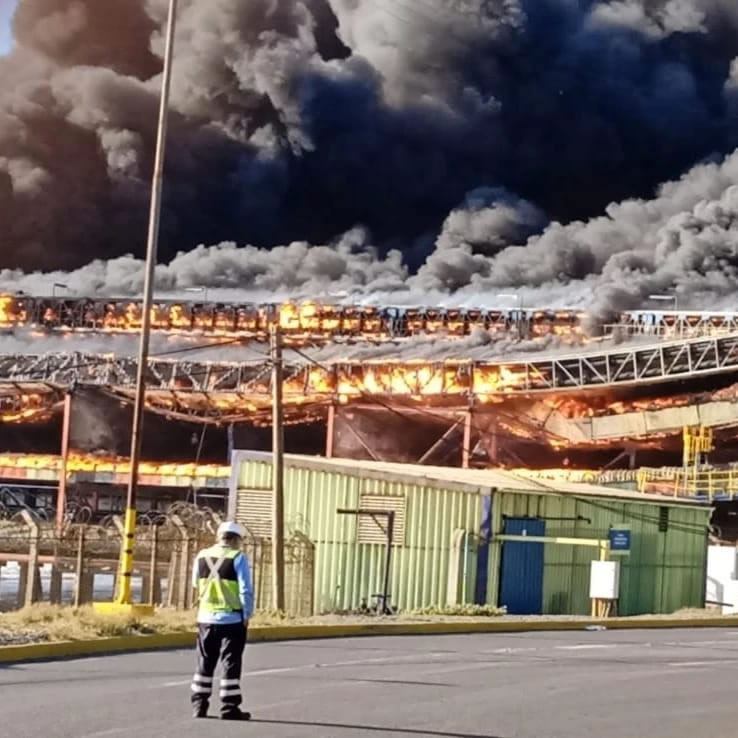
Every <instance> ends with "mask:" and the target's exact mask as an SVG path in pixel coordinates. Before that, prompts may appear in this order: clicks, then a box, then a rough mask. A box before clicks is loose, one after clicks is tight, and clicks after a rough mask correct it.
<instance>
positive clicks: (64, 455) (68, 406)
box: [56, 392, 72, 536]
mask: <svg viewBox="0 0 738 738" xmlns="http://www.w3.org/2000/svg"><path fill="white" fill-rule="evenodd" d="M71 423H72V393H71V392H67V393H65V395H64V416H63V418H62V436H61V466H60V468H59V487H58V491H57V494H56V534H57V536H61V534H62V529H63V528H64V514H65V512H66V509H67V463H68V461H69V431H70V427H71Z"/></svg>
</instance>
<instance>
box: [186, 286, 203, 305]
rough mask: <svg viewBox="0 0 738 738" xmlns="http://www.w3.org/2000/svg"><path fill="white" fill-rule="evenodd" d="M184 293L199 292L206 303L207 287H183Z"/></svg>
mask: <svg viewBox="0 0 738 738" xmlns="http://www.w3.org/2000/svg"><path fill="white" fill-rule="evenodd" d="M185 292H200V293H201V294H202V296H203V300H204V301H205V302H207V301H208V288H207V287H185Z"/></svg>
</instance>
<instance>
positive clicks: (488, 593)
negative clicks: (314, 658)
mask: <svg viewBox="0 0 738 738" xmlns="http://www.w3.org/2000/svg"><path fill="white" fill-rule="evenodd" d="M232 463H233V469H232V476H231V483H230V496H229V514H230V515H231V516H232V517H235V518H236V519H237V520H239V522H241V523H243V524H244V525H245V526H246V527H247V528H248V530H249V531H250V534H251V535H252V536H254V537H269V534H270V530H271V500H272V497H271V483H272V478H271V471H272V469H271V456H270V455H269V454H265V453H262V452H251V451H236V452H235V453H234V454H233V460H232ZM359 508H361V509H371V510H384V511H388V510H393V511H394V515H395V533H394V542H393V543H394V545H393V546H392V559H391V577H390V592H391V603H392V604H393V605H394V606H396V607H399V608H400V609H401V610H416V609H419V608H423V607H430V606H438V607H441V606H446V605H454V604H464V603H473V602H477V603H488V604H494V605H505V606H507V607H508V612H519V613H521V614H525V613H529V612H530V613H546V614H549V613H550V614H587V613H589V611H590V599H589V578H590V562H591V561H592V560H594V559H596V558H598V549H597V548H594V547H590V546H582V545H574V544H573V543H567V542H564V543H550V542H545V543H529V542H528V543H526V542H521V541H520V540H519V539H518V540H516V541H502V540H500V536H504V535H518V536H520V535H523V536H545V537H546V538H547V539H550V538H565V539H567V541H568V540H569V539H577V540H581V539H587V540H592V539H608V536H609V533H610V530H611V529H612V528H624V529H628V530H630V535H631V549H630V554H629V555H627V556H618V557H617V558H618V559H619V560H620V562H621V573H620V599H619V604H618V610H619V612H620V613H621V614H624V615H635V614H643V613H669V612H674V611H675V610H678V609H680V608H683V607H701V606H702V605H703V604H704V591H705V567H706V556H707V530H708V522H709V518H710V513H711V510H710V508H708V507H706V506H704V505H700V504H697V503H693V502H690V501H681V500H678V499H673V498H670V497H661V496H653V495H643V494H639V493H637V492H631V491H628V490H620V489H614V488H606V487H597V486H593V485H587V484H575V483H569V482H552V481H540V480H535V481H534V480H530V479H524V478H521V477H518V476H516V475H514V474H512V473H508V472H502V471H497V470H475V469H457V468H447V467H429V466H415V465H409V464H391V463H379V462H368V461H354V460H346V459H323V458H318V457H302V456H286V457H285V527H286V528H287V534H288V536H289V535H290V534H294V533H298V534H301V535H302V536H304V537H306V538H308V539H310V541H312V543H313V544H314V567H313V590H314V591H313V598H312V602H313V605H312V606H313V609H314V611H315V612H317V613H320V612H337V611H345V610H351V609H355V608H357V607H359V605H360V604H361V603H362V601H365V602H368V603H370V604H371V603H372V598H373V596H374V595H376V594H378V593H380V592H381V591H382V581H383V573H384V572H383V563H384V560H385V552H386V524H385V522H384V519H380V518H372V517H370V516H364V515H362V516H354V515H346V514H339V513H338V512H337V511H338V510H339V509H359ZM611 558H615V556H614V555H611Z"/></svg>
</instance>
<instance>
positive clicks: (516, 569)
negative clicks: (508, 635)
mask: <svg viewBox="0 0 738 738" xmlns="http://www.w3.org/2000/svg"><path fill="white" fill-rule="evenodd" d="M502 530H503V533H505V534H507V535H513V536H545V535H546V521H545V520H540V519H538V518H507V519H506V520H505V522H504V525H503V529H502ZM500 568H501V574H500V605H505V606H506V607H507V611H508V613H510V614H511V615H540V613H541V610H542V608H543V544H542V543H523V542H519V541H505V542H503V544H502V564H501V567H500Z"/></svg>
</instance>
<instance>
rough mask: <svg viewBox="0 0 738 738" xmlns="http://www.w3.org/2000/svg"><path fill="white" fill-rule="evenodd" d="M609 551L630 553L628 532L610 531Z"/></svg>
mask: <svg viewBox="0 0 738 738" xmlns="http://www.w3.org/2000/svg"><path fill="white" fill-rule="evenodd" d="M610 551H630V530H627V529H624V528H611V529H610Z"/></svg>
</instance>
